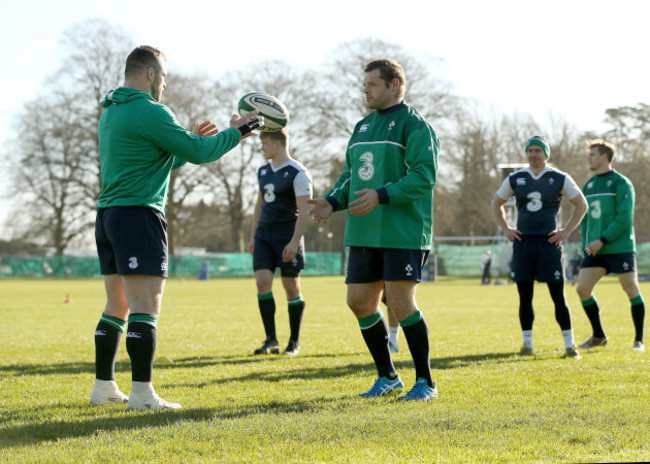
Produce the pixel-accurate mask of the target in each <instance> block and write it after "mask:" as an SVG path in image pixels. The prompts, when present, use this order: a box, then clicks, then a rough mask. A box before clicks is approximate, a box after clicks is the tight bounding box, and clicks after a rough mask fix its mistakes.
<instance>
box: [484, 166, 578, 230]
mask: <svg viewBox="0 0 650 464" xmlns="http://www.w3.org/2000/svg"><path fill="white" fill-rule="evenodd" d="M579 194H580V189H579V188H578V186H577V185H576V183H575V181H574V180H573V179H572V178H571V176H570V175H568V174H567V173H565V172H562V171H560V170H558V169H555V168H549V167H547V168H545V169H544V170H542V171H541V172H540V173H539V174H537V175H535V174H534V173H533V171H531V169H530V168H525V169H520V170H519V171H516V172H514V173H512V174H510V175H509V176H508V177H507V178H506V179H505V180H504V182H503V184H502V186H501V188H500V189H499V190H498V191H497V195H498V196H499V198H501V199H503V200H508V199H509V198H510V197H511V196H513V195H514V197H515V201H516V205H517V230H519V231H520V232H521V233H522V234H523V235H548V233H549V232H551V231H553V230H555V229H557V225H558V224H557V223H558V212H559V210H560V202H561V201H562V196H563V195H567V197H568V198H569V199H573V198H575V197H576V196H578V195H579Z"/></svg>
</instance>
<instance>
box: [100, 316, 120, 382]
mask: <svg viewBox="0 0 650 464" xmlns="http://www.w3.org/2000/svg"><path fill="white" fill-rule="evenodd" d="M124 324H126V323H124ZM121 338H122V331H121V330H119V329H118V328H117V327H115V326H113V325H111V324H108V323H106V322H104V321H103V320H100V321H99V324H97V328H96V329H95V377H96V378H97V379H99V380H115V359H116V358H117V350H118V348H119V347H120V340H121Z"/></svg>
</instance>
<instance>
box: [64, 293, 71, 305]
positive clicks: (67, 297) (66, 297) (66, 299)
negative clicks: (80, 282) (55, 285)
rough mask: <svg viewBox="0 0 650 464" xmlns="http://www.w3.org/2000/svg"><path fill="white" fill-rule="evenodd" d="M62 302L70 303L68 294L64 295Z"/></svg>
mask: <svg viewBox="0 0 650 464" xmlns="http://www.w3.org/2000/svg"><path fill="white" fill-rule="evenodd" d="M64 303H72V300H71V299H70V295H66V296H65V301H64Z"/></svg>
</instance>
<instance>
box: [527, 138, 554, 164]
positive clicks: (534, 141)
mask: <svg viewBox="0 0 650 464" xmlns="http://www.w3.org/2000/svg"><path fill="white" fill-rule="evenodd" d="M531 145H537V146H538V147H542V150H544V153H546V159H548V158H550V157H551V146H550V145H549V144H548V140H546V137H544V136H543V135H534V136H532V137H531V138H529V139H528V141H527V142H526V148H525V149H524V152H528V147H530V146H531Z"/></svg>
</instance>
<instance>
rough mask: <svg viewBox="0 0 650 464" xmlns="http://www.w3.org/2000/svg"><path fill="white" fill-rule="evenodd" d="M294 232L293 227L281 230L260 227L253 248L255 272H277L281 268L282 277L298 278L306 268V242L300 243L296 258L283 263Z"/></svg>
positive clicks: (256, 232)
mask: <svg viewBox="0 0 650 464" xmlns="http://www.w3.org/2000/svg"><path fill="white" fill-rule="evenodd" d="M293 232H294V228H293V227H291V228H284V229H279V230H270V229H266V228H263V227H258V228H257V230H256V231H255V245H254V246H255V247H254V248H253V270H254V271H259V270H260V269H268V270H269V271H271V272H275V269H276V268H278V267H279V268H280V273H281V275H282V277H298V276H299V275H300V271H301V270H302V269H304V268H305V251H304V250H305V247H304V240H301V241H300V246H299V247H298V253H297V254H296V257H295V258H294V259H293V260H292V261H289V262H288V263H285V262H282V251H283V250H284V247H286V246H287V244H288V243H289V242H290V241H291V237H292V236H293Z"/></svg>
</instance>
